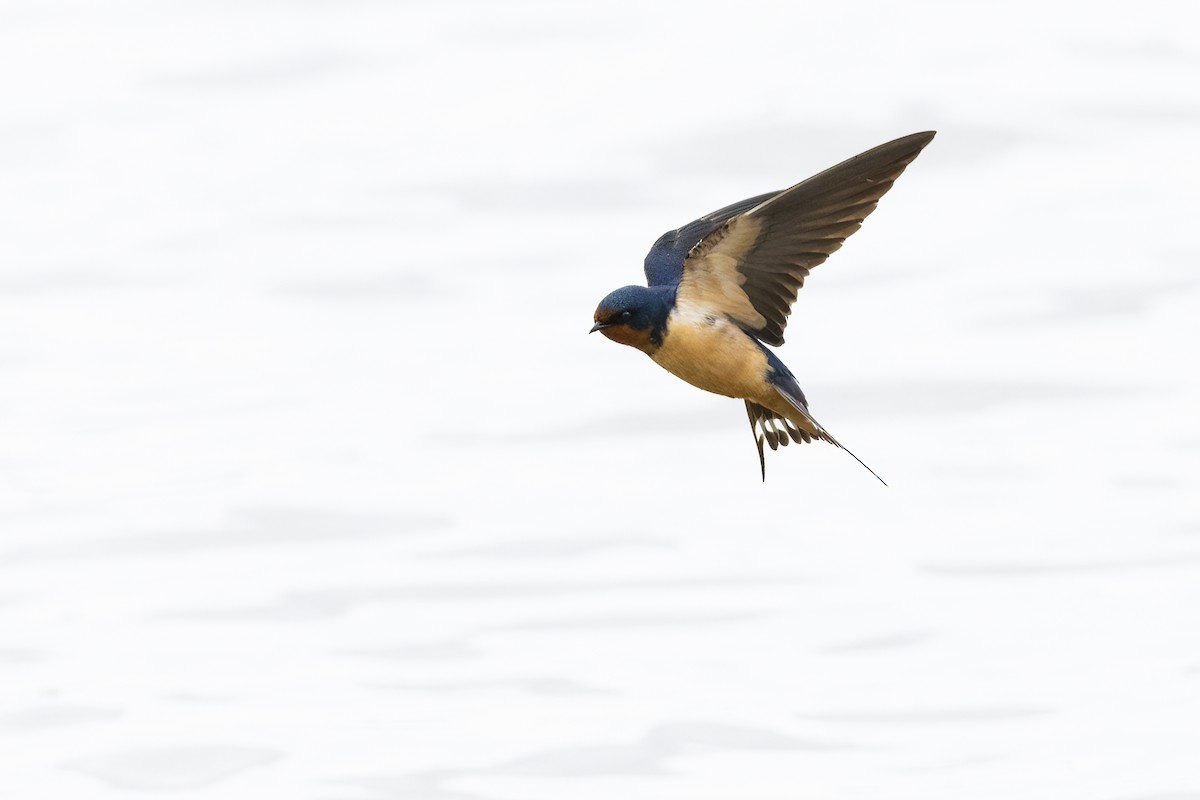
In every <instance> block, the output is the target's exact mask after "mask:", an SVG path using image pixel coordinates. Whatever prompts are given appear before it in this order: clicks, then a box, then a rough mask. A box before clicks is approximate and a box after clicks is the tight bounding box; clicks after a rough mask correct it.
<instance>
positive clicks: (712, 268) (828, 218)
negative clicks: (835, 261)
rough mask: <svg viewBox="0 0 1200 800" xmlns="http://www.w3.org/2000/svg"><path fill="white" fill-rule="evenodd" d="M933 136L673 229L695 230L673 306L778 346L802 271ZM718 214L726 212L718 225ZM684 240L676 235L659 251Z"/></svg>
mask: <svg viewBox="0 0 1200 800" xmlns="http://www.w3.org/2000/svg"><path fill="white" fill-rule="evenodd" d="M933 136H934V134H933V133H932V132H926V133H914V134H912V135H911V136H905V137H904V138H902V139H896V140H895V141H892V142H888V143H887V144H883V145H880V146H879V147H876V148H874V149H873V150H868V151H867V152H865V153H862V154H860V155H857V156H855V157H854V158H851V159H849V160H848V161H843V162H842V163H841V164H838V165H837V166H836V167H831V168H829V169H827V170H825V171H824V172H822V173H820V174H818V175H814V176H813V177H811V178H809V179H808V180H806V181H804V182H802V183H798V184H796V185H795V186H793V187H792V188H790V189H787V190H785V191H783V192H777V193H774V194H770V195H765V196H763V197H764V198H765V199H761V202H758V203H756V204H754V205H748V203H750V201H743V202H742V203H739V204H735V205H733V206H729V207H728V209H722V211H721V212H715V213H714V214H712V215H709V217H706V218H702V219H701V220H697V221H696V222H694V223H692V225H691V226H685V227H684V228H681V229H680V230H679V231H673V232H672V233H674V234H679V233H681V232H683V231H687V230H688V229H689V228H692V226H696V227H695V228H694V231H703V233H700V234H699V235H700V236H701V237H702V238H700V239H699V240H698V241H697V242H696V243H695V244H693V245H690V250H689V251H688V252H687V256H686V258H685V259H684V261H683V265H682V276H681V278H680V282H679V294H678V300H679V302H681V303H687V304H691V305H696V306H699V307H703V308H706V309H710V310H714V311H718V312H720V313H723V314H725V315H727V316H729V317H730V318H731V319H733V320H735V321H736V322H737V323H738V324H740V325H741V326H742V327H743V328H744V329H745V330H746V331H747V332H748V333H751V334H753V335H754V336H755V337H757V338H758V339H760V340H762V341H764V342H766V343H767V344H772V345H781V344H783V330H784V328H785V327H786V326H787V318H788V315H789V314H790V313H791V309H792V303H794V302H795V301H796V293H797V292H798V291H799V289H800V287H801V286H803V285H804V278H805V277H806V276H807V275H808V272H809V270H810V269H812V268H813V267H815V266H816V265H818V264H820V263H821V262H823V261H824V260H825V259H826V258H828V257H829V255H830V253H833V252H834V251H835V250H837V249H838V248H839V247H841V246H842V242H844V241H845V240H846V238H847V237H848V236H850V235H851V234H853V233H854V232H855V231H857V230H858V229H859V227H860V226H861V225H862V221H863V220H864V219H865V218H866V217H867V215H868V214H870V213H871V212H872V211H874V210H875V205H876V203H878V202H879V198H881V197H883V195H884V194H886V193H887V191H888V189H890V188H891V187H892V183H893V182H894V181H895V180H896V178H898V177H900V174H901V173H902V172H904V168H905V167H907V166H908V165H909V164H910V163H911V162H912V160H913V159H914V158H916V157H917V155H918V154H919V153H920V152H921V150H922V149H923V148H924V147H925V145H927V144H929V142H930V141H931V140H932V139H933ZM756 199H760V198H752V200H756ZM733 209H741V210H740V211H733ZM722 212H731V213H729V214H728V215H727V216H726V217H725V218H724V219H723V220H720V221H718V219H719V215H720V214H722ZM701 223H703V224H701ZM705 229H706V230H705ZM671 235H672V234H667V236H671ZM663 238H664V239H666V238H667V237H663ZM659 242H660V243H662V242H663V239H660V240H659ZM685 242H686V239H684V238H683V237H679V238H678V239H677V241H676V242H674V243H673V245H672V247H669V248H664V250H663V251H662V252H667V251H670V252H674V251H675V250H677V249H678V246H679V245H682V244H684V243H685ZM657 247H658V245H656V248H657ZM654 255H655V251H654V250H652V251H651V255H650V256H647V259H646V264H647V276H650V272H651V269H650V261H651V257H652V256H654ZM662 260H663V261H664V262H665V261H666V259H665V258H664V259H662ZM664 271H665V270H664ZM651 283H652V284H653V280H652V281H651Z"/></svg>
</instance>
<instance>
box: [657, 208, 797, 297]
mask: <svg viewBox="0 0 1200 800" xmlns="http://www.w3.org/2000/svg"><path fill="white" fill-rule="evenodd" d="M777 194H779V192H777V191H776V192H767V193H766V194H760V195H759V196H757V197H751V198H749V199H747V200H742V201H740V202H737V203H734V204H732V205H728V206H725V207H724V208H722V209H720V210H719V211H714V212H712V213H711V214H705V215H704V216H703V217H701V218H700V219H698V220H696V221H694V222H689V223H688V224H687V225H684V226H683V227H682V228H676V229H675V230H673V231H667V232H666V233H664V234H663V235H662V236H660V237H658V241H657V242H655V243H654V246H653V247H651V248H650V252H649V253H647V254H646V264H645V266H646V283H647V284H648V285H650V286H676V285H678V284H679V279H680V278H681V277H683V262H684V259H686V258H687V255H688V252H690V251H691V249H692V248H693V247H695V246H696V244H697V243H699V242H700V240H701V239H703V238H704V237H705V236H708V235H709V234H710V233H712V232H713V231H715V230H716V229H717V228H719V227H721V226H722V225H724V224H725V223H726V222H727V221H728V220H730V219H732V218H733V217H736V216H737V215H738V214H743V213H745V212H747V211H749V210H750V209H752V208H754V207H755V206H757V205H761V204H762V203H763V202H764V201H765V200H770V199H771V198H772V197H774V196H776V195H777Z"/></svg>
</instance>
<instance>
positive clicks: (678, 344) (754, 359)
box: [650, 305, 774, 400]
mask: <svg viewBox="0 0 1200 800" xmlns="http://www.w3.org/2000/svg"><path fill="white" fill-rule="evenodd" d="M650 357H651V358H652V359H654V362H655V363H656V364H658V365H659V366H660V367H662V368H663V369H665V370H667V371H668V372H670V373H671V374H673V375H676V376H678V377H680V378H682V379H683V380H685V381H687V382H688V383H690V384H692V385H693V386H696V387H698V388H700V389H704V390H705V391H707V392H713V393H714V394H721V395H725V396H726V397H740V398H747V399H751V400H753V399H756V398H760V397H769V396H772V395H774V392H773V391H772V390H771V386H770V384H769V383H768V382H767V379H766V376H767V357H766V354H765V353H763V351H762V349H761V348H760V347H759V346H758V345H757V344H756V343H755V342H754V340H753V339H751V338H750V337H749V336H747V335H746V333H744V332H743V331H742V329H741V328H739V327H738V326H737V325H735V324H733V323H732V322H730V321H729V320H728V319H727V318H726V317H725V316H724V315H722V314H719V313H712V312H706V311H705V310H703V309H698V308H695V307H690V306H687V305H681V306H676V307H675V309H674V310H672V311H671V315H670V316H669V317H668V318H667V327H666V333H665V334H664V335H663V340H662V345H661V346H660V347H659V348H658V349H657V350H655V351H654V352H652V353H651V354H650Z"/></svg>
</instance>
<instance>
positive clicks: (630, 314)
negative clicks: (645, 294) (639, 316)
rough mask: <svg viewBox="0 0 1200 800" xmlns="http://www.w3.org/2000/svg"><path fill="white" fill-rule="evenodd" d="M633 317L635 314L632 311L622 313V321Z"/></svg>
mask: <svg viewBox="0 0 1200 800" xmlns="http://www.w3.org/2000/svg"><path fill="white" fill-rule="evenodd" d="M632 316H633V312H631V311H622V312H621V319H629V318H630V317H632Z"/></svg>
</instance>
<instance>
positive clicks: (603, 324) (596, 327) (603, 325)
mask: <svg viewBox="0 0 1200 800" xmlns="http://www.w3.org/2000/svg"><path fill="white" fill-rule="evenodd" d="M607 327H608V323H606V322H597V323H596V324H595V325H593V326H592V329H591V330H590V331H588V333H595V332H596V331H598V330H600V329H601V328H607Z"/></svg>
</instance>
